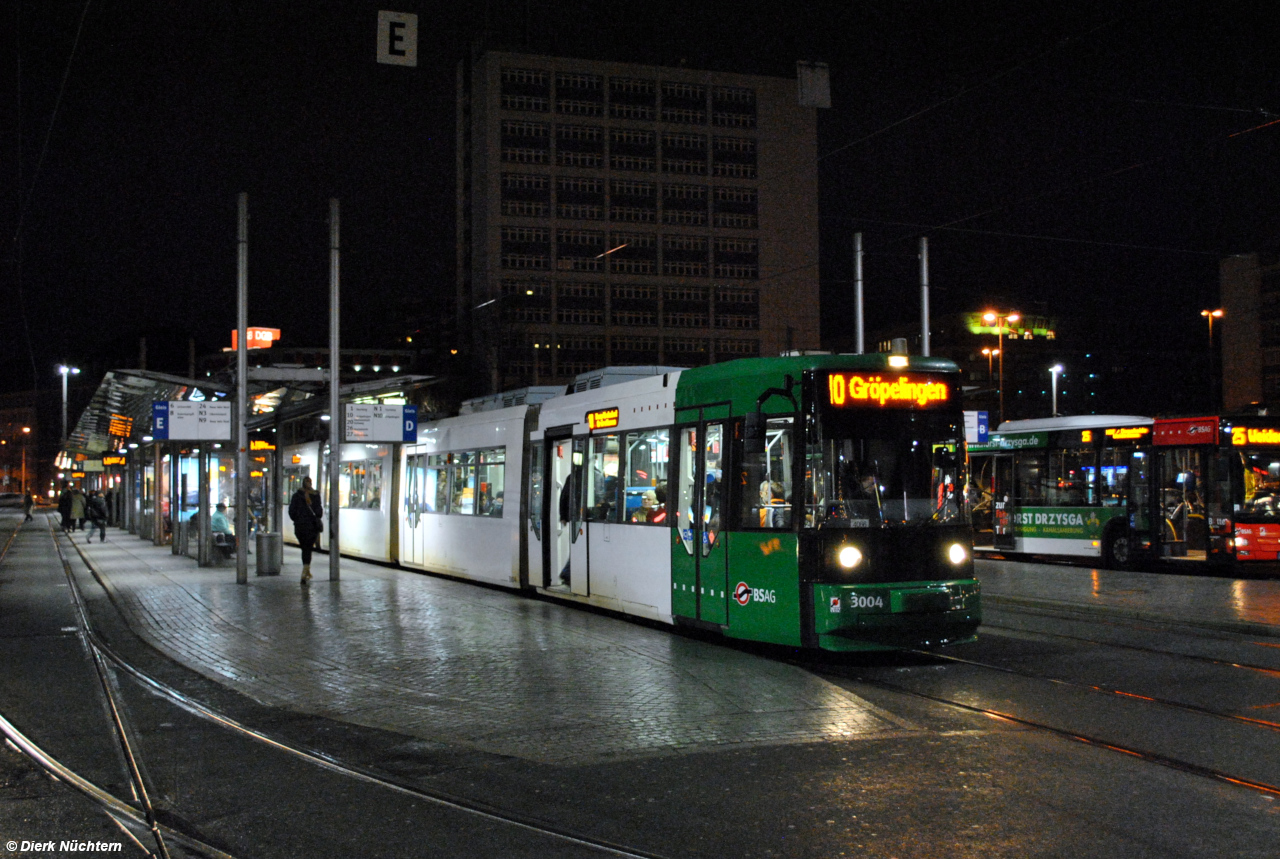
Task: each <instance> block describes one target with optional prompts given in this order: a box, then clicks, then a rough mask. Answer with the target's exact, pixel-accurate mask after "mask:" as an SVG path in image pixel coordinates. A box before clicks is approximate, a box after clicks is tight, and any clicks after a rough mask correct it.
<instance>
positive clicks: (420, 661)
mask: <svg viewBox="0 0 1280 859" xmlns="http://www.w3.org/2000/svg"><path fill="white" fill-rule="evenodd" d="M63 539H65V538H63ZM74 542H75V545H76V548H77V549H78V550H79V551H80V552H81V554H82V555H83V557H85V558H86V560H87V561H88V562H89V564H90V565H91V567H92V568H93V569H94V570H95V571H96V572H97V574H98V576H99V577H100V579H101V580H102V581H104V582H105V583H106V585H107V586H108V588H109V589H110V590H111V591H112V594H113V598H114V599H115V601H116V603H117V605H119V606H120V607H121V609H122V611H123V612H124V613H125V615H126V619H127V621H128V623H129V625H130V626H131V627H132V628H133V629H134V630H135V631H136V632H137V633H138V634H139V635H140V636H142V637H143V638H144V639H146V640H147V641H148V642H150V643H151V644H152V645H154V646H155V647H156V648H158V649H159V650H160V651H162V652H164V653H165V654H166V655H168V656H170V657H171V658H173V659H175V660H177V661H179V662H181V663H183V664H185V665H187V666H188V667H190V668H192V669H194V670H196V671H198V672H200V673H202V674H204V675H205V676H207V677H209V678H211V679H213V680H215V681H217V682H218V683H221V684H222V685H224V686H227V687H230V688H232V689H234V690H236V691H238V692H241V693H243V694H245V695H248V696H250V697H252V698H254V699H256V700H258V701H260V702H262V703H264V704H267V705H271V706H279V707H285V708H289V709H292V710H294V711H298V712H303V713H309V714H314V715H320V716H325V717H328V718H331V719H336V720H340V721H345V722H349V723H355V724H360V725H365V726H368V727H374V728H381V729H385V730H391V731H396V732H398V733H401V734H405V735H409V736H413V737H417V738H420V739H423V740H427V741H430V742H434V743H440V744H445V745H449V746H453V747H458V746H462V747H468V748H471V749H475V750H478V751H483V752H488V753H493V754H500V755H507V756H512V757H516V758H523V759H526V760H531V761H538V762H543V763H556V764H582V763H596V762H607V761H617V760H624V759H627V758H632V757H640V756H645V757H648V756H654V755H666V754H687V753H689V752H692V751H699V750H706V749H712V748H726V747H741V746H751V745H778V744H788V743H807V742H815V741H820V740H829V739H852V738H857V737H863V736H877V737H883V736H888V735H890V734H893V733H895V732H898V731H901V730H904V729H910V728H911V726H910V725H908V724H906V723H905V722H904V721H903V720H901V719H899V718H897V717H895V716H894V715H892V714H890V713H888V712H886V711H884V710H882V709H880V708H877V707H874V706H872V705H870V704H869V703H868V702H866V701H864V700H863V699H861V698H859V697H858V696H856V695H854V694H852V693H850V692H848V691H846V690H843V689H841V688H838V687H837V686H835V685H833V684H830V683H827V682H826V681H824V680H821V679H818V678H816V677H814V676H812V675H811V674H809V673H808V672H805V671H803V670H801V669H798V668H794V667H792V666H790V665H786V664H783V663H780V662H778V661H776V660H769V659H763V658H759V657H756V656H753V655H750V654H746V653H742V652H739V651H737V650H734V649H732V648H728V647H723V646H718V645H716V644H714V643H707V642H702V641H696V640H691V639H688V638H684V637H681V636H679V635H675V634H672V633H670V632H666V631H663V630H661V629H653V628H650V627H647V626H642V625H638V624H633V623H629V622H626V621H623V620H619V619H616V618H612V617H607V616H603V615H599V614H594V613H591V612H586V611H582V610H579V609H575V608H572V607H567V606H560V605H556V604H554V603H548V602H544V601H538V600H532V599H528V598H525V597H521V596H518V595H515V594H511V593H507V592H503V591H498V590H493V589H489V588H483V587H479V586H475V585H470V584H466V583H462V582H455V581H449V580H444V579H438V578H434V577H430V576H424V575H419V574H415V573H408V572H403V571H398V570H393V569H388V568H384V567H379V566H376V565H371V564H364V563H360V562H358V561H353V560H349V559H346V558H344V559H343V560H342V578H341V581H339V582H329V581H328V560H327V558H326V557H324V556H317V559H316V561H317V563H316V564H315V565H313V571H314V572H315V573H316V578H315V579H314V580H313V582H312V584H311V585H310V586H309V587H306V588H302V587H300V586H299V584H298V571H297V570H298V568H297V567H296V566H293V565H286V568H285V573H284V574H283V575H281V576H271V577H267V576H262V577H259V576H255V575H253V570H252V561H253V559H252V558H250V567H251V569H250V579H249V583H248V585H247V586H246V585H238V584H236V583H235V568H234V566H233V565H227V566H222V567H214V568H203V569H201V568H199V567H197V566H196V563H195V561H193V560H191V559H189V558H185V557H182V556H177V555H174V554H172V551H171V549H170V548H168V547H156V546H152V545H151V544H150V543H148V542H146V541H143V540H140V539H138V538H137V537H134V536H130V535H128V534H126V533H125V532H123V531H118V530H117V531H110V532H109V539H108V541H107V542H106V543H105V544H103V543H100V542H94V543H88V544H86V543H85V538H84V535H82V534H76V535H75V536H74Z"/></svg>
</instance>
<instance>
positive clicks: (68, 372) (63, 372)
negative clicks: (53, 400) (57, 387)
mask: <svg viewBox="0 0 1280 859" xmlns="http://www.w3.org/2000/svg"><path fill="white" fill-rule="evenodd" d="M79 372H80V368H79V367H68V366H67V365H66V364H59V365H58V375H60V376H61V377H62V445H63V447H66V444H67V376H74V375H77V374H78V373H79Z"/></svg>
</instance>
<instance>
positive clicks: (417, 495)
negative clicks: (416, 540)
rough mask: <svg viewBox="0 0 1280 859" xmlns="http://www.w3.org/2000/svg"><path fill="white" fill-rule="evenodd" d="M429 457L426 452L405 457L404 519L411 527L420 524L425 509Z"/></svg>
mask: <svg viewBox="0 0 1280 859" xmlns="http://www.w3.org/2000/svg"><path fill="white" fill-rule="evenodd" d="M426 466H427V457H426V455H425V454H420V453H419V454H413V455H410V456H407V457H405V463H404V483H405V486H404V520H405V523H406V524H408V526H409V527H410V528H416V527H417V526H418V519H419V518H420V517H421V515H422V512H423V510H424V509H425V507H424V504H423V499H424V495H423V484H424V483H425V482H426V480H425V477H426V471H427V467H426Z"/></svg>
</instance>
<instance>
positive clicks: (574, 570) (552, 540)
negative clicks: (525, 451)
mask: <svg viewBox="0 0 1280 859" xmlns="http://www.w3.org/2000/svg"><path fill="white" fill-rule="evenodd" d="M547 436H548V437H547V441H546V460H547V464H546V479H545V481H544V482H545V485H546V491H547V497H546V503H544V504H543V511H544V516H543V523H542V533H543V534H544V535H546V536H545V537H544V538H543V540H542V545H543V555H542V556H543V573H542V581H543V587H547V588H563V589H565V590H570V591H572V592H573V593H580V594H586V593H588V590H587V564H586V554H585V553H586V542H585V541H583V542H582V547H581V549H582V550H581V552H577V551H575V546H576V545H577V544H578V537H579V536H580V532H581V530H582V516H581V507H580V505H579V503H578V497H579V493H578V485H579V478H580V475H581V472H582V459H583V448H584V447H585V444H586V439H584V438H579V439H574V438H570V437H569V436H568V435H563V436H556V437H553V436H552V434H551V432H550V431H548V433H547ZM579 555H581V557H578V556H579Z"/></svg>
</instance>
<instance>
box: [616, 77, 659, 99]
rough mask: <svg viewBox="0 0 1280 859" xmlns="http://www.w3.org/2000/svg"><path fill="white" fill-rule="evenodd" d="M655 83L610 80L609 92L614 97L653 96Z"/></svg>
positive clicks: (626, 79) (634, 79) (640, 80)
mask: <svg viewBox="0 0 1280 859" xmlns="http://www.w3.org/2000/svg"><path fill="white" fill-rule="evenodd" d="M653 91H654V90H653V81H650V80H642V79H640V78H610V79H609V92H611V93H613V94H614V95H648V96H651V95H653Z"/></svg>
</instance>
